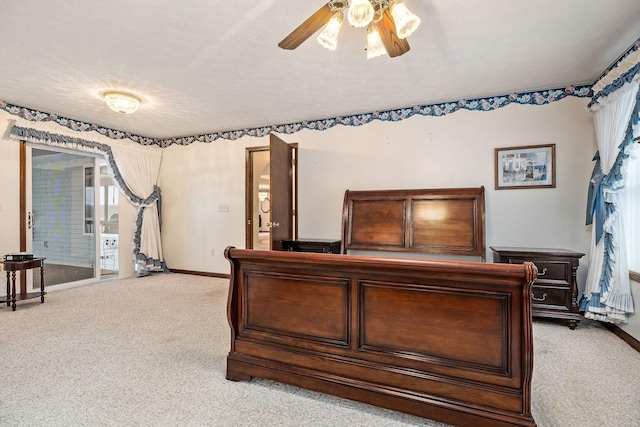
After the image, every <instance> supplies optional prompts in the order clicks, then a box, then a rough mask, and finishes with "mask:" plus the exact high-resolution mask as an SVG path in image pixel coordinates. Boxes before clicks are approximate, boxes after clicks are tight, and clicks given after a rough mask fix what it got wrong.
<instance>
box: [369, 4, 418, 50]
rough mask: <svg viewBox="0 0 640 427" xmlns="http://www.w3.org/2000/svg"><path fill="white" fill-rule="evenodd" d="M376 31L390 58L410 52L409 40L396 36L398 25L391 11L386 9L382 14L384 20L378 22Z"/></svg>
mask: <svg viewBox="0 0 640 427" xmlns="http://www.w3.org/2000/svg"><path fill="white" fill-rule="evenodd" d="M376 29H377V30H378V33H379V34H380V38H381V39H382V43H383V44H384V47H385V48H386V49H387V53H388V54H389V56H390V57H392V58H394V57H396V56H400V55H402V54H405V53H407V52H408V51H409V49H410V48H409V42H407V39H401V38H398V35H397V34H396V24H395V22H394V21H393V17H392V16H391V12H389V9H386V10H385V11H384V13H383V14H382V19H380V20H379V21H378V22H376Z"/></svg>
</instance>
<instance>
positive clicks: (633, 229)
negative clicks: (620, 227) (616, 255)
mask: <svg viewBox="0 0 640 427" xmlns="http://www.w3.org/2000/svg"><path fill="white" fill-rule="evenodd" d="M636 141H637V142H638V143H636V144H634V146H635V147H634V152H635V158H634V156H633V155H632V156H631V158H629V160H628V161H629V168H628V169H627V176H626V180H625V187H626V190H627V191H626V194H627V215H626V218H628V219H629V220H628V221H626V223H625V226H626V227H627V228H628V230H627V233H626V234H627V237H628V238H627V249H628V252H627V254H628V262H629V269H630V270H632V271H633V272H634V273H636V274H635V275H633V276H634V277H633V278H634V280H640V140H638V139H636Z"/></svg>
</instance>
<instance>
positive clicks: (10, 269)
mask: <svg viewBox="0 0 640 427" xmlns="http://www.w3.org/2000/svg"><path fill="white" fill-rule="evenodd" d="M44 260H45V258H34V259H29V260H26V261H3V262H2V264H3V265H4V269H5V270H7V297H6V298H0V303H2V302H6V303H7V307H8V306H9V305H13V307H12V310H13V311H16V301H23V300H26V299H31V298H38V297H40V303H41V304H42V303H44V296H45V295H46V292H45V291H44ZM38 267H39V268H40V292H29V293H19V294H18V295H16V271H20V270H29V269H31V268H38ZM9 275H11V282H9Z"/></svg>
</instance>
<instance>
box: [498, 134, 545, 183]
mask: <svg viewBox="0 0 640 427" xmlns="http://www.w3.org/2000/svg"><path fill="white" fill-rule="evenodd" d="M495 184H496V190H511V189H523V188H527V189H531V188H555V186H556V145H555V144H543V145H525V146H521V147H502V148H496V149H495Z"/></svg>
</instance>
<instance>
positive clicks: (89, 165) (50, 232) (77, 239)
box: [27, 148, 99, 288]
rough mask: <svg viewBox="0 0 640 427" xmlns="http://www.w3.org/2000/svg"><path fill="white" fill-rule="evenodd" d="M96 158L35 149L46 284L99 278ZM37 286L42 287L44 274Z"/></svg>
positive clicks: (35, 195)
mask: <svg viewBox="0 0 640 427" xmlns="http://www.w3.org/2000/svg"><path fill="white" fill-rule="evenodd" d="M96 163H97V161H96V158H95V157H91V156H84V155H80V154H73V153H69V152H66V151H65V152H59V151H54V150H49V149H40V148H32V150H31V212H32V217H33V220H32V224H31V229H30V233H27V236H28V237H31V238H32V244H31V248H32V252H33V255H34V256H36V257H45V258H46V260H45V275H44V277H45V286H46V287H50V286H54V285H59V284H63V283H71V282H76V281H80V280H87V279H95V278H96V277H98V276H97V274H99V273H98V271H97V269H96V259H97V257H96V252H97V250H96V249H97V244H96V234H97V233H99V230H98V229H97V228H96V226H95V224H96V222H95V221H96V208H95V206H96V196H97V194H98V191H96V189H95V185H96V182H99V181H98V180H97V179H96V174H95V172H94V171H95V169H96V167H95V165H96ZM32 286H33V288H39V287H40V277H39V275H34V276H33V284H32Z"/></svg>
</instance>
